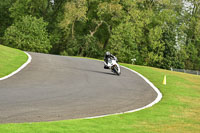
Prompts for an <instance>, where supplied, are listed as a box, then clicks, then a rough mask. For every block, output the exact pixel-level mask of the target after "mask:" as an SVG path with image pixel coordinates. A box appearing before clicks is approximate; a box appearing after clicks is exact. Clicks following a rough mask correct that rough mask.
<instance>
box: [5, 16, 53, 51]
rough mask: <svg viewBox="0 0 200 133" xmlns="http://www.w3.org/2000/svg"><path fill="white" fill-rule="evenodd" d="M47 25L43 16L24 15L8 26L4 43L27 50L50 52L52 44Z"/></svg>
mask: <svg viewBox="0 0 200 133" xmlns="http://www.w3.org/2000/svg"><path fill="white" fill-rule="evenodd" d="M46 26H47V23H46V22H44V21H43V19H42V18H40V19H37V18H36V17H32V16H24V17H22V18H21V19H19V21H15V23H13V24H12V25H11V26H10V27H9V28H7V30H6V32H5V35H4V37H3V40H4V44H5V45H7V46H11V47H14V48H18V49H21V50H25V51H33V52H43V53H48V51H49V50H50V48H51V45H50V41H49V38H48V33H47V31H46Z"/></svg>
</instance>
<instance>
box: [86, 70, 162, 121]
mask: <svg viewBox="0 0 200 133" xmlns="http://www.w3.org/2000/svg"><path fill="white" fill-rule="evenodd" d="M121 67H123V68H125V69H128V70H130V71H131V72H134V73H136V74H137V75H138V76H140V77H141V78H143V79H144V81H146V82H147V83H148V84H149V85H150V86H151V87H152V88H153V89H154V90H155V91H156V93H157V94H158V95H157V97H156V99H155V100H154V101H153V102H151V103H150V104H148V105H146V106H144V107H141V108H138V109H134V110H130V111H126V112H120V113H115V114H107V115H100V116H94V117H87V118H84V119H92V118H100V117H105V116H109V115H118V114H124V113H132V112H136V111H139V110H142V109H146V108H149V107H151V106H153V105H154V104H156V103H158V102H159V101H160V100H161V99H162V93H161V92H160V91H159V89H158V88H157V87H155V86H154V85H153V83H151V82H150V81H149V80H148V79H147V78H145V77H144V76H143V75H141V74H140V73H138V72H136V71H134V70H132V69H130V68H127V67H124V66H121Z"/></svg>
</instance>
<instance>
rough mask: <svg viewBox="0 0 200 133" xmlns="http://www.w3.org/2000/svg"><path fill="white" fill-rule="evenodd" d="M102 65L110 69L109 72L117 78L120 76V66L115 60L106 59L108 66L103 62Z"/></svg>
mask: <svg viewBox="0 0 200 133" xmlns="http://www.w3.org/2000/svg"><path fill="white" fill-rule="evenodd" d="M104 64H105V65H106V66H108V68H109V69H111V71H112V72H113V73H115V74H117V75H118V76H119V75H120V74H121V71H120V66H119V64H118V63H117V61H116V59H113V58H109V59H108V64H106V62H104Z"/></svg>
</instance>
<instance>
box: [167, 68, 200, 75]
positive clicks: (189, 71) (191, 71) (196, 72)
mask: <svg viewBox="0 0 200 133" xmlns="http://www.w3.org/2000/svg"><path fill="white" fill-rule="evenodd" d="M171 71H176V72H183V73H189V74H195V75H200V71H195V70H186V69H176V68H171Z"/></svg>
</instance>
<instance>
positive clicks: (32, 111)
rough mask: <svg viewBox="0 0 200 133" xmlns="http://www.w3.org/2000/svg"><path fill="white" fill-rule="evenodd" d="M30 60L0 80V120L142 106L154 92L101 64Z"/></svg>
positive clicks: (43, 58)
mask: <svg viewBox="0 0 200 133" xmlns="http://www.w3.org/2000/svg"><path fill="white" fill-rule="evenodd" d="M29 54H30V55H31V56H32V62H31V63H30V64H29V65H28V66H27V67H25V68H24V69H23V70H22V71H20V72H19V73H17V74H16V75H14V76H12V77H10V78H8V79H6V80H3V81H0V123H22V122H39V121H54V120H66V119H74V118H84V117H92V116H99V115H105V114H113V113H120V112H125V111H129V110H133V109H137V108H141V107H143V106H145V105H147V104H149V103H151V102H152V101H154V100H155V99H156V97H157V93H156V92H155V91H154V90H153V89H152V88H151V87H150V86H149V85H148V84H147V83H146V82H145V81H144V80H143V79H142V78H141V77H139V76H138V75H136V74H135V73H133V72H131V71H129V70H126V69H124V68H121V72H122V74H121V75H120V76H117V75H114V74H113V73H112V72H111V71H110V70H105V69H104V68H103V62H100V61H95V60H90V59H83V58H74V57H66V56H56V55H48V54H38V53H29Z"/></svg>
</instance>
